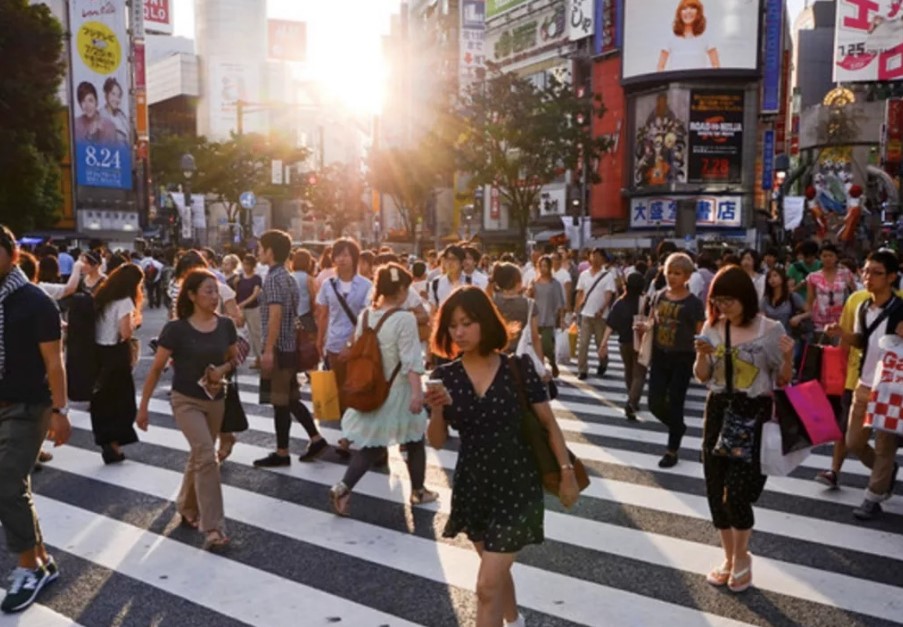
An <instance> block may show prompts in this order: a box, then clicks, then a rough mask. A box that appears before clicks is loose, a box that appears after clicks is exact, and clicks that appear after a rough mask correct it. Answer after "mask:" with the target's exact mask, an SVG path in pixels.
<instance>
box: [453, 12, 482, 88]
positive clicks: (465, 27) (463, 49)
mask: <svg viewBox="0 0 903 627" xmlns="http://www.w3.org/2000/svg"><path fill="white" fill-rule="evenodd" d="M460 10H461V28H460V30H459V31H458V38H459V39H458V54H459V58H458V87H459V90H460V91H461V92H462V93H463V92H465V91H466V90H467V88H468V87H470V85H471V84H473V83H475V82H476V81H477V80H479V79H480V77H481V75H482V73H483V68H484V67H485V65H486V52H485V50H484V44H485V42H484V39H485V36H486V3H485V2H484V1H483V0H461V4H460Z"/></svg>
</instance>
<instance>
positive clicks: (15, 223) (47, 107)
mask: <svg viewBox="0 0 903 627" xmlns="http://www.w3.org/2000/svg"><path fill="white" fill-rule="evenodd" d="M62 54H63V31H62V27H61V26H60V23H59V22H58V21H57V19H56V18H55V17H53V15H52V14H51V13H50V9H48V8H47V7H46V6H45V5H41V4H38V5H30V4H29V3H28V1H27V0H3V2H0V147H2V149H0V222H3V223H4V224H6V225H8V226H9V227H10V228H12V229H13V231H14V232H15V233H17V234H19V233H22V232H24V231H27V230H29V229H33V228H45V227H48V226H51V225H52V224H53V223H54V222H56V220H57V219H58V218H59V214H58V210H59V208H60V206H61V204H62V200H63V199H62V194H61V192H60V161H61V159H62V157H63V154H64V151H65V144H64V141H63V137H62V133H61V129H60V120H61V116H62V113H61V111H62V105H61V103H60V102H59V101H58V100H57V88H58V87H59V84H60V81H61V80H62V78H63V73H64V65H63V61H62Z"/></svg>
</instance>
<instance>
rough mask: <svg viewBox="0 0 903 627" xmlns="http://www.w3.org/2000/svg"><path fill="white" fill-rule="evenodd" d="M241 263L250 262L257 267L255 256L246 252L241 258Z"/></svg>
mask: <svg viewBox="0 0 903 627" xmlns="http://www.w3.org/2000/svg"><path fill="white" fill-rule="evenodd" d="M241 262H242V263H247V264H251V265H252V266H254V267H257V257H255V256H254V255H251V254H247V255H245V256H244V257H242V258H241Z"/></svg>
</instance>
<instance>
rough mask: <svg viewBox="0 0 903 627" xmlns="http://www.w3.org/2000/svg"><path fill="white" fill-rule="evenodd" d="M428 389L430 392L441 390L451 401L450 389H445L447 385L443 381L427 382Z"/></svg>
mask: <svg viewBox="0 0 903 627" xmlns="http://www.w3.org/2000/svg"><path fill="white" fill-rule="evenodd" d="M426 389H427V390H429V391H432V390H439V391H440V392H442V393H443V394H444V395H445V398H447V399H448V400H449V402H450V401H451V394H449V393H448V388H446V387H445V384H444V383H443V382H442V381H437V380H435V379H430V380H429V381H427V382H426Z"/></svg>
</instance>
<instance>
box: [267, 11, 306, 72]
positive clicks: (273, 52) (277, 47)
mask: <svg viewBox="0 0 903 627" xmlns="http://www.w3.org/2000/svg"><path fill="white" fill-rule="evenodd" d="M267 56H268V57H269V58H270V59H276V60H279V61H296V62H299V63H300V62H303V61H304V60H305V59H306V58H307V24H306V23H305V22H294V21H291V20H267Z"/></svg>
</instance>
